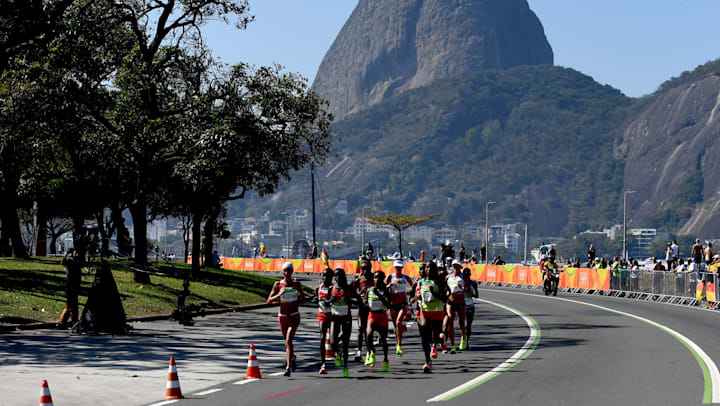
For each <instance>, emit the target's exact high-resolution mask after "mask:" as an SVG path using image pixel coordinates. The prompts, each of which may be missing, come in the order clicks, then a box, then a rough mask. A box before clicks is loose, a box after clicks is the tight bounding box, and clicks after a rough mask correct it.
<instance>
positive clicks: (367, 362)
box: [365, 352, 371, 365]
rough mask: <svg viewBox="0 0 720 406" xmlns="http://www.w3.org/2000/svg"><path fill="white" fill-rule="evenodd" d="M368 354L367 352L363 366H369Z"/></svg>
mask: <svg viewBox="0 0 720 406" xmlns="http://www.w3.org/2000/svg"><path fill="white" fill-rule="evenodd" d="M370 354H371V353H369V352H368V353H367V355H366V356H365V365H370Z"/></svg>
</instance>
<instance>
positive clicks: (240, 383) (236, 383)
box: [233, 378, 259, 385]
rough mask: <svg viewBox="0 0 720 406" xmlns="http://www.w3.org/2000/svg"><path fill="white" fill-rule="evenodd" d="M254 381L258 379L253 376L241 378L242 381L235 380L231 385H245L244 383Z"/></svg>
mask: <svg viewBox="0 0 720 406" xmlns="http://www.w3.org/2000/svg"><path fill="white" fill-rule="evenodd" d="M255 381H259V379H255V378H253V379H243V380H242V381H237V382H235V383H234V384H233V385H245V384H246V383H250V382H255Z"/></svg>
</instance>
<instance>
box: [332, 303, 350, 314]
mask: <svg viewBox="0 0 720 406" xmlns="http://www.w3.org/2000/svg"><path fill="white" fill-rule="evenodd" d="M348 307H349V306H347V305H345V306H333V307H332V314H333V315H334V316H347V315H348V314H349V313H350V310H349V309H348Z"/></svg>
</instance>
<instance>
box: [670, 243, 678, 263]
mask: <svg viewBox="0 0 720 406" xmlns="http://www.w3.org/2000/svg"><path fill="white" fill-rule="evenodd" d="M670 248H672V251H673V261H677V260H678V259H680V248H679V247H678V245H677V240H673V241H672V244H671V245H670Z"/></svg>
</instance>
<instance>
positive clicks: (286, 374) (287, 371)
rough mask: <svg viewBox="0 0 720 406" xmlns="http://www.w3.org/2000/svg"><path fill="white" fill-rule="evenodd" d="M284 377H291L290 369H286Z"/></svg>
mask: <svg viewBox="0 0 720 406" xmlns="http://www.w3.org/2000/svg"><path fill="white" fill-rule="evenodd" d="M283 375H285V376H287V377H289V376H290V368H285V373H284V374H283Z"/></svg>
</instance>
